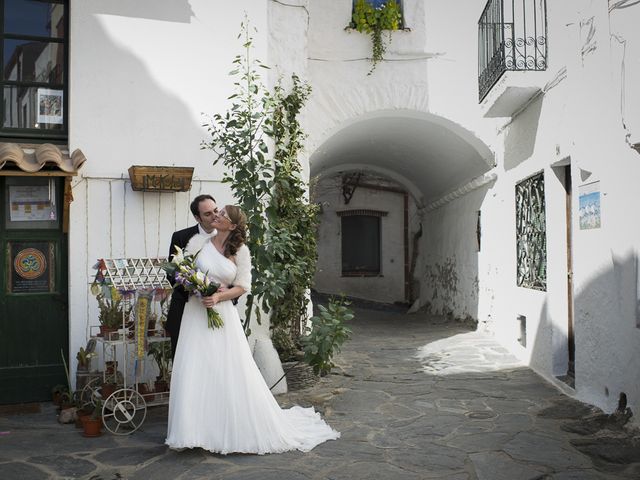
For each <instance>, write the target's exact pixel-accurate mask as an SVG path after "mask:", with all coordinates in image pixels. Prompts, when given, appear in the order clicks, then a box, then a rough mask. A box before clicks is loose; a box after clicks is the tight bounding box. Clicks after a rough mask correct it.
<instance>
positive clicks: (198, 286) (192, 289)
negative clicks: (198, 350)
mask: <svg viewBox="0 0 640 480" xmlns="http://www.w3.org/2000/svg"><path fill="white" fill-rule="evenodd" d="M174 248H175V249H176V252H177V253H176V254H175V255H174V256H173V258H172V259H171V261H170V262H168V263H166V264H165V265H163V269H164V270H165V271H166V272H167V273H169V274H170V275H173V277H174V278H175V281H176V283H175V285H182V286H183V287H184V289H185V290H186V291H187V292H189V293H194V294H196V295H198V296H200V297H208V296H210V295H213V294H214V293H215V292H216V291H218V288H220V285H219V284H217V283H215V282H212V281H211V280H210V279H209V277H207V275H206V274H205V273H203V272H202V271H200V270H198V267H196V257H197V256H198V253H200V252H199V251H198V252H197V253H196V254H195V255H187V254H185V253H184V252H183V251H182V249H181V248H180V247H178V246H177V245H176V246H174ZM175 285H174V287H175ZM207 323H208V325H209V328H218V327H221V326H222V325H223V322H222V318H220V314H219V313H218V312H216V311H215V310H214V309H213V307H208V308H207Z"/></svg>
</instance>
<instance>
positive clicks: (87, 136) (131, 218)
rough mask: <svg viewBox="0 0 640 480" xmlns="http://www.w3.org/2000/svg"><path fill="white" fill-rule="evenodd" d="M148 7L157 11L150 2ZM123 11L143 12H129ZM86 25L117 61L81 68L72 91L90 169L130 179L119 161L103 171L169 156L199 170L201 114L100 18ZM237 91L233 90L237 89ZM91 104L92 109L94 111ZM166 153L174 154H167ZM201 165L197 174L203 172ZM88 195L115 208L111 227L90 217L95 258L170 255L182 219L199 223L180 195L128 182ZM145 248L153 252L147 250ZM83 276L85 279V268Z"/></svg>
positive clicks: (97, 185)
mask: <svg viewBox="0 0 640 480" xmlns="http://www.w3.org/2000/svg"><path fill="white" fill-rule="evenodd" d="M118 3H122V2H118ZM142 3H143V4H144V5H148V4H150V2H149V1H145V2H142ZM164 3H167V2H166V1H165V2H164ZM176 3H180V4H182V3H183V2H176ZM184 3H185V4H186V2H184ZM113 8H114V9H115V7H113ZM123 10H125V11H131V10H134V11H135V10H137V9H136V8H131V9H127V8H124V7H123ZM86 21H87V23H89V25H88V27H87V28H86V30H85V31H91V32H92V41H94V42H95V44H96V45H101V46H102V49H101V51H102V52H103V53H104V56H105V57H106V58H108V59H109V65H108V66H103V67H102V70H101V71H98V72H93V71H90V68H91V67H90V66H84V65H83V64H82V62H81V61H79V62H78V68H77V69H76V72H77V73H76V76H77V81H75V82H74V84H73V86H72V95H73V94H74V93H73V92H74V90H73V88H75V89H77V90H76V92H79V93H76V94H75V99H74V103H75V104H82V107H81V108H78V109H77V110H76V112H75V115H76V117H75V118H77V121H78V123H79V124H80V125H78V126H76V127H75V131H76V133H75V138H74V141H75V142H77V146H78V147H79V148H81V149H82V150H83V151H84V152H85V153H86V155H87V157H88V158H89V159H90V161H91V159H94V165H93V166H90V165H89V162H87V166H90V167H91V169H93V170H94V171H98V172H100V170H101V169H109V168H110V169H111V172H107V174H109V175H112V171H113V167H115V168H121V169H122V170H123V171H125V172H126V168H127V167H128V164H126V163H122V162H121V163H120V165H114V163H115V162H108V161H107V162H106V165H100V164H99V163H100V162H105V160H109V159H110V158H111V156H112V154H113V152H115V151H120V152H126V151H130V152H137V153H138V152H143V153H144V152H147V153H146V154H145V156H144V157H143V156H140V157H139V158H137V159H136V160H138V162H139V163H141V164H147V163H148V164H154V163H153V162H154V160H155V159H165V160H166V159H167V158H168V156H169V155H173V153H172V152H176V151H181V152H183V155H184V159H187V160H186V161H187V162H190V163H191V164H193V163H194V161H193V160H189V159H193V158H195V156H196V155H199V154H200V144H201V142H202V141H203V140H205V138H206V137H205V136H206V132H205V131H204V130H203V129H202V127H201V125H200V123H199V122H198V120H197V115H194V112H193V109H192V108H191V107H189V106H188V105H186V104H185V103H184V102H183V101H182V99H181V98H179V97H178V96H176V95H175V94H174V93H173V92H171V91H167V89H165V88H163V87H162V86H161V85H160V82H159V79H158V78H157V77H156V76H154V75H153V74H152V73H151V72H150V70H149V68H148V67H147V66H146V64H145V63H144V62H142V61H141V59H140V58H138V57H137V56H136V55H134V54H132V53H131V52H130V51H129V50H127V49H126V48H124V47H123V46H121V45H120V44H119V43H118V42H117V41H116V39H113V38H112V37H111V36H110V35H109V32H108V31H107V30H106V29H105V27H104V26H103V25H102V24H101V22H99V21H98V20H97V18H96V17H95V16H91V15H87V16H86ZM198 66H199V64H198V63H197V62H195V63H194V64H193V68H194V74H195V71H196V70H197V68H198ZM107 72H108V75H107V74H106V73H107ZM103 88H104V89H107V90H109V91H111V92H116V91H117V92H118V95H104V94H102V95H101V94H100V93H101V91H103ZM229 88H230V89H231V85H229ZM227 94H228V92H220V93H219V95H220V97H221V98H224V97H226V95H227ZM208 95H209V93H208V92H203V95H202V97H203V101H204V99H205V98H206V97H207V96H208ZM87 105H91V107H90V108H87ZM203 107H206V105H203ZM119 111H126V112H127V114H126V115H122V116H121V117H118V118H114V116H115V115H116V114H117V112H119ZM80 112H81V113H80ZM92 112H99V114H98V115H95V116H94V117H92V118H91V121H87V120H88V119H86V118H85V117H87V116H91V114H92ZM105 112H107V113H105ZM109 112H111V113H109ZM72 118H73V117H72ZM162 152H166V153H165V154H164V155H162ZM129 161H131V160H129ZM182 161H184V160H182ZM109 163H110V164H111V167H109ZM132 163H133V162H132ZM194 166H195V167H196V171H197V170H198V165H194ZM85 168H86V167H85ZM125 176H126V173H125ZM88 188H89V189H90V191H89V192H88V198H105V197H106V198H109V204H108V207H107V208H108V209H109V212H108V218H110V221H108V222H105V221H104V220H103V217H102V216H101V215H92V214H89V215H87V218H86V222H87V228H88V230H87V231H88V232H89V234H90V241H88V245H87V248H88V252H87V255H88V258H89V259H94V258H103V257H105V256H111V255H112V254H116V255H122V256H125V257H126V256H148V255H149V254H150V253H149V252H147V251H146V244H147V241H148V243H149V244H150V245H153V246H155V245H156V244H158V245H160V247H161V248H159V251H160V254H164V252H165V247H166V248H167V249H168V243H169V240H170V238H171V234H172V232H173V231H175V230H176V227H178V228H183V227H184V226H186V225H182V224H180V223H181V222H179V223H178V225H176V219H181V218H184V219H185V222H186V223H189V222H191V221H192V217H191V214H190V212H189V209H188V201H185V202H184V203H182V202H179V201H178V200H177V197H176V195H166V194H165V195H160V194H157V193H150V194H145V193H143V192H132V191H131V190H130V187H129V185H128V178H127V179H126V180H123V182H122V183H118V185H117V186H115V187H114V189H116V190H114V191H113V194H111V192H110V191H105V188H109V189H110V188H111V187H110V186H109V185H108V184H106V183H105V182H100V181H95V182H90V184H89V187H88ZM123 189H124V191H123ZM199 193H210V192H198V191H195V190H194V191H192V192H191V194H190V195H192V196H195V195H197V194H199ZM214 194H215V192H214ZM145 202H146V207H145ZM105 207H106V205H105V204H104V203H101V204H99V206H98V204H94V205H90V206H88V208H90V209H91V210H93V211H97V210H96V209H104V208H105ZM145 211H146V214H147V216H148V215H149V214H152V215H153V218H151V219H147V220H148V222H142V220H143V219H144V218H145ZM174 212H175V215H174ZM174 217H175V218H174ZM143 223H144V225H143ZM147 223H149V224H148V225H147ZM120 232H123V235H120ZM145 232H149V238H146V237H145ZM124 235H126V237H125V236H124ZM156 235H158V238H157V237H156ZM78 239H79V237H78ZM143 239H144V242H143ZM111 243H113V248H111ZM143 247H144V248H145V251H141V249H142V248H143ZM108 252H111V253H108ZM79 271H82V272H84V271H85V269H84V266H83V267H82V268H80V270H79ZM83 281H84V280H83Z"/></svg>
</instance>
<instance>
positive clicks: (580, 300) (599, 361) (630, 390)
mask: <svg viewBox="0 0 640 480" xmlns="http://www.w3.org/2000/svg"><path fill="white" fill-rule="evenodd" d="M547 4H548V6H549V11H548V15H547V17H548V20H549V59H550V64H549V69H548V72H547V74H548V83H547V85H546V87H545V89H544V94H543V95H541V96H540V97H538V98H536V99H535V100H534V101H533V102H531V103H530V104H529V105H528V106H527V107H526V108H525V109H524V110H523V111H522V112H521V113H519V114H518V115H517V116H516V117H515V118H513V119H503V120H502V123H503V125H502V126H501V127H500V128H499V129H498V131H497V136H496V139H495V141H494V142H493V143H494V144H495V145H498V146H499V148H497V150H496V156H497V160H498V164H497V167H496V168H495V169H494V173H496V174H497V177H498V179H497V181H496V182H495V184H493V185H491V186H490V187H489V189H488V191H487V192H486V195H484V199H483V200H482V205H481V210H482V251H481V252H480V253H479V254H478V256H477V260H478V278H479V285H478V289H479V296H478V300H477V314H478V320H479V322H480V324H481V328H484V329H486V330H488V331H490V332H493V333H494V334H495V336H496V338H498V339H499V340H500V341H501V342H503V343H504V344H505V345H506V346H508V347H509V348H510V349H511V350H512V351H513V352H514V353H516V354H518V355H519V356H520V357H521V358H522V359H524V360H525V361H527V362H528V363H529V364H530V365H531V366H532V367H533V368H534V369H535V370H536V371H538V372H539V373H540V374H542V375H543V376H544V377H546V378H547V379H549V380H550V381H551V382H553V383H554V384H556V385H557V386H559V387H561V388H565V389H566V391H567V392H568V393H571V394H574V395H576V396H577V398H579V399H581V400H583V401H587V402H589V403H592V404H595V405H598V406H600V407H602V408H603V409H605V410H606V411H609V412H610V411H612V410H613V409H615V407H616V405H617V401H618V396H619V394H620V392H625V393H626V394H627V395H628V398H629V403H630V406H631V409H632V410H633V411H634V412H637V411H638V409H639V408H640V373H639V372H640V356H638V355H637V352H638V345H639V343H640V329H639V328H638V326H637V325H638V313H637V304H638V267H637V255H638V254H637V252H638V250H639V243H640V232H639V228H638V222H635V221H634V220H633V219H632V218H631V217H630V216H629V214H628V212H629V211H630V207H631V205H632V204H633V201H634V197H633V192H635V190H636V188H635V187H636V183H637V179H638V178H639V177H638V174H639V173H640V171H639V170H640V162H639V160H640V158H639V156H638V153H637V152H636V151H634V150H633V149H631V148H630V145H629V143H631V142H630V138H633V134H632V133H631V132H633V131H635V130H634V129H635V127H634V121H633V119H634V118H635V117H636V116H637V115H640V105H638V104H637V102H636V103H631V102H630V100H629V98H630V97H627V96H626V95H625V92H628V86H629V84H630V83H629V82H632V81H633V80H634V79H635V76H634V75H636V76H637V68H636V67H637V66H636V65H635V62H636V60H637V59H635V57H630V56H629V52H633V51H635V49H636V48H638V46H639V45H640V34H638V33H637V30H632V29H629V28H628V22H626V18H628V17H633V18H636V17H635V16H637V15H638V14H639V12H640V5H639V6H633V7H632V8H626V9H624V10H620V11H616V10H612V12H611V13H610V12H609V11H608V8H607V3H606V2H597V1H585V2H562V3H559V2H547ZM623 17H625V21H623V20H622V18H623ZM620 45H624V46H625V48H624V49H623V48H621V46H620ZM625 49H626V50H625ZM625 52H626V56H625ZM626 63H632V64H634V67H633V68H631V69H625V68H623V66H624V65H626ZM636 83H637V82H636ZM628 120H629V121H628ZM567 163H570V164H571V167H572V183H573V196H572V202H573V204H572V209H571V210H572V229H573V243H572V255H573V270H574V275H573V280H574V307H575V317H574V328H575V340H576V366H575V369H576V388H575V390H571V389H567V388H566V386H564V384H562V383H560V382H559V381H557V379H556V378H555V377H556V376H558V375H562V374H564V373H565V372H566V368H567V361H568V358H567V345H566V342H567V314H568V313H567V308H568V302H567V283H566V275H567V269H566V261H567V256H566V255H567V253H566V246H567V240H566V230H565V229H566V219H565V212H564V209H565V194H564V189H563V165H565V164H567ZM540 171H543V172H544V176H545V201H546V221H547V262H548V263H547V291H546V292H539V291H535V290H530V289H525V288H518V287H516V250H515V184H516V183H518V182H519V181H521V180H522V179H524V178H527V177H528V176H530V175H532V174H535V173H537V172H540ZM594 181H599V182H600V188H601V207H602V227H601V228H599V229H591V230H580V227H579V223H578V222H579V216H578V212H579V203H578V202H579V195H580V191H581V186H583V185H586V184H589V183H591V182H594ZM477 196H478V193H477V192H473V193H471V194H468V195H467V196H466V197H463V198H459V199H457V200H455V201H454V202H452V203H451V204H448V205H446V206H444V207H441V208H440V210H442V213H438V211H437V210H434V211H433V212H432V213H428V214H427V215H426V217H425V218H426V225H427V231H429V232H436V235H432V236H431V239H432V240H435V241H434V242H427V243H426V245H425V247H426V248H427V252H428V253H427V254H426V255H425V261H426V262H427V265H428V262H429V259H430V258H432V257H433V258H436V259H439V261H440V262H443V261H446V260H447V258H448V257H450V256H454V255H455V256H456V257H465V256H467V257H469V256H472V246H471V245H468V244H465V243H464V242H461V241H458V242H452V241H451V239H452V238H460V237H462V238H466V237H468V236H469V234H470V231H469V230H470V226H469V224H468V222H465V221H464V218H465V217H466V216H469V215H470V214H471V210H472V209H475V208H476V207H477V203H478V198H477ZM446 210H449V213H451V214H447V212H446ZM425 273H426V272H425ZM456 274H457V275H458V277H460V278H462V277H464V267H463V266H462V265H461V266H459V267H458V268H457V269H456ZM474 304H475V301H474V299H473V295H465V296H452V297H451V301H450V302H448V303H447V304H446V305H445V304H443V305H441V306H440V309H442V310H443V311H446V310H447V309H449V310H453V311H458V312H461V313H462V312H463V311H465V310H466V311H472V309H473V307H474ZM456 309H458V310H456ZM519 315H524V316H525V317H526V319H527V346H526V348H525V347H522V346H521V345H520V344H519V343H518V342H517V339H518V337H519V336H520V324H519V322H518V321H517V317H518V316H519ZM636 421H637V420H636Z"/></svg>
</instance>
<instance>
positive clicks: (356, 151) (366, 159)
mask: <svg viewBox="0 0 640 480" xmlns="http://www.w3.org/2000/svg"><path fill="white" fill-rule="evenodd" d="M492 166H493V154H492V152H491V150H490V149H489V148H488V147H487V146H486V145H485V144H484V143H483V142H482V141H480V140H479V139H478V138H477V137H476V136H475V135H474V134H473V133H472V132H469V131H468V130H466V129H464V128H463V127H461V126H460V125H458V124H455V123H453V122H451V121H449V120H447V119H445V118H442V117H437V116H435V115H432V114H427V113H422V112H414V111H398V110H394V111H384V112H375V113H370V114H367V115H365V116H362V117H360V118H358V119H353V120H349V121H346V122H344V124H343V125H342V127H341V128H337V129H335V131H333V132H331V133H330V134H328V135H327V136H326V138H325V139H324V141H322V142H320V144H319V146H318V147H317V148H316V149H315V151H314V152H313V153H312V155H311V157H310V173H311V177H312V178H314V182H313V184H314V201H317V202H319V203H320V204H321V205H322V214H321V227H320V235H319V245H318V252H319V261H318V273H317V275H316V288H317V289H318V290H319V291H320V292H322V293H331V294H346V295H348V296H354V297H359V298H365V299H369V300H374V301H381V302H385V303H393V302H412V301H414V300H415V299H416V298H417V297H418V296H419V295H420V291H421V286H420V281H421V278H422V277H424V269H425V264H424V260H423V261H421V260H420V252H421V251H424V247H425V245H423V242H424V240H423V239H422V233H423V230H424V229H428V228H429V225H428V224H425V212H424V207H425V206H427V205H432V204H434V202H436V201H437V200H439V199H441V198H443V197H445V196H446V195H447V194H449V193H450V192H452V191H454V190H456V189H458V188H460V187H462V186H464V185H465V184H467V183H469V182H470V181H472V180H473V179H475V178H477V177H479V176H481V175H483V174H484V173H486V172H487V171H489V170H490V169H491V167H492ZM474 214H475V212H474ZM476 272H477V265H476Z"/></svg>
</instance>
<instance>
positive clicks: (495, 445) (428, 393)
mask: <svg viewBox="0 0 640 480" xmlns="http://www.w3.org/2000/svg"><path fill="white" fill-rule="evenodd" d="M355 310H356V319H355V320H354V321H353V324H352V327H353V338H352V340H351V341H350V342H348V343H347V344H346V345H345V347H344V349H343V351H342V353H341V354H340V355H339V356H338V358H337V359H336V363H337V367H336V368H335V369H334V371H333V373H332V374H331V375H329V376H327V377H324V378H322V379H320V381H319V382H318V383H317V384H316V385H314V386H313V387H311V388H308V389H305V390H300V391H297V392H291V393H289V394H286V395H282V396H280V397H279V398H278V400H279V401H280V403H281V404H282V405H285V406H286V405H291V404H294V403H298V404H302V405H314V406H315V407H316V408H317V409H319V410H320V411H321V412H322V413H323V415H324V416H325V418H326V420H327V421H328V422H329V423H330V424H331V425H332V426H334V427H335V428H336V429H338V430H339V431H341V432H342V437H341V438H340V439H339V440H336V441H330V442H327V443H324V444H322V445H319V446H318V447H316V448H315V449H314V450H312V451H311V452H310V453H306V454H303V453H300V452H289V453H284V454H277V455H264V456H258V455H228V456H222V455H214V454H211V453H208V452H205V451H202V450H199V449H196V450H186V451H181V452H176V451H172V450H169V449H167V448H166V447H165V446H164V445H163V441H164V437H165V432H166V416H167V408H166V406H161V407H153V408H149V412H148V415H147V419H146V420H145V422H144V424H143V426H142V427H141V429H140V430H138V431H137V432H135V433H134V434H132V435H128V436H115V435H111V434H109V433H105V434H103V435H102V436H100V437H98V438H84V437H83V436H82V435H81V434H80V433H79V431H78V430H77V429H75V428H74V427H73V426H72V425H60V424H58V423H57V421H56V414H55V409H54V407H53V406H52V405H49V404H43V405H42V408H41V411H40V412H39V413H31V414H21V415H4V416H2V417H0V479H2V480H13V479H25V480H31V479H33V480H36V479H48V478H55V479H67V478H84V479H94V480H111V479H119V478H125V479H154V480H162V479H180V480H187V479H193V480H195V479H217V478H219V479H225V480H235V479H243V480H249V479H256V480H258V479H259V480H270V479H277V480H303V479H332V480H342V479H345V480H346V479H369V480H372V479H391V480H396V479H397V480H413V479H447V480H475V479H478V480H503V479H504V480H529V479H554V480H596V479H603V480H614V479H626V478H636V479H637V478H640V453H639V452H640V440H639V439H640V437H638V436H637V432H635V431H633V430H631V429H629V428H626V429H625V428H623V427H619V428H613V427H611V428H605V429H603V428H602V427H607V423H606V421H603V422H597V421H596V420H598V419H605V420H606V418H607V417H608V416H606V415H604V414H602V412H599V411H597V410H596V409H593V408H591V407H589V406H588V405H583V404H581V403H579V402H576V401H574V400H572V399H570V398H569V397H567V396H565V395H562V394H561V393H560V392H559V391H558V390H557V389H556V388H555V387H553V386H552V385H550V384H548V383H547V382H545V381H544V380H542V379H541V378H540V377H539V376H537V375H536V374H535V373H534V372H532V371H531V370H530V369H528V368H524V367H523V366H522V365H520V364H519V363H518V361H517V360H516V359H515V358H514V357H512V356H511V355H510V354H509V353H508V352H507V351H506V350H505V349H504V348H502V347H501V346H499V345H498V344H497V343H495V342H494V341H493V340H492V339H491V338H489V337H486V336H483V335H482V334H480V333H477V332H475V331H472V330H470V329H469V328H466V327H465V326H463V325H460V324H455V323H450V322H446V321H444V320H441V319H437V318H432V317H428V316H426V315H422V314H415V315H403V314H401V313H398V312H394V311H384V310H371V309H366V310H365V309H360V308H357V309H355ZM590 419H591V420H594V421H593V422H592V423H591V424H589V423H588V420H590ZM576 424H578V425H582V426H584V425H597V427H595V428H586V429H585V428H575V426H576ZM575 432H580V433H575ZM634 435H636V436H634ZM634 462H636V463H634Z"/></svg>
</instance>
